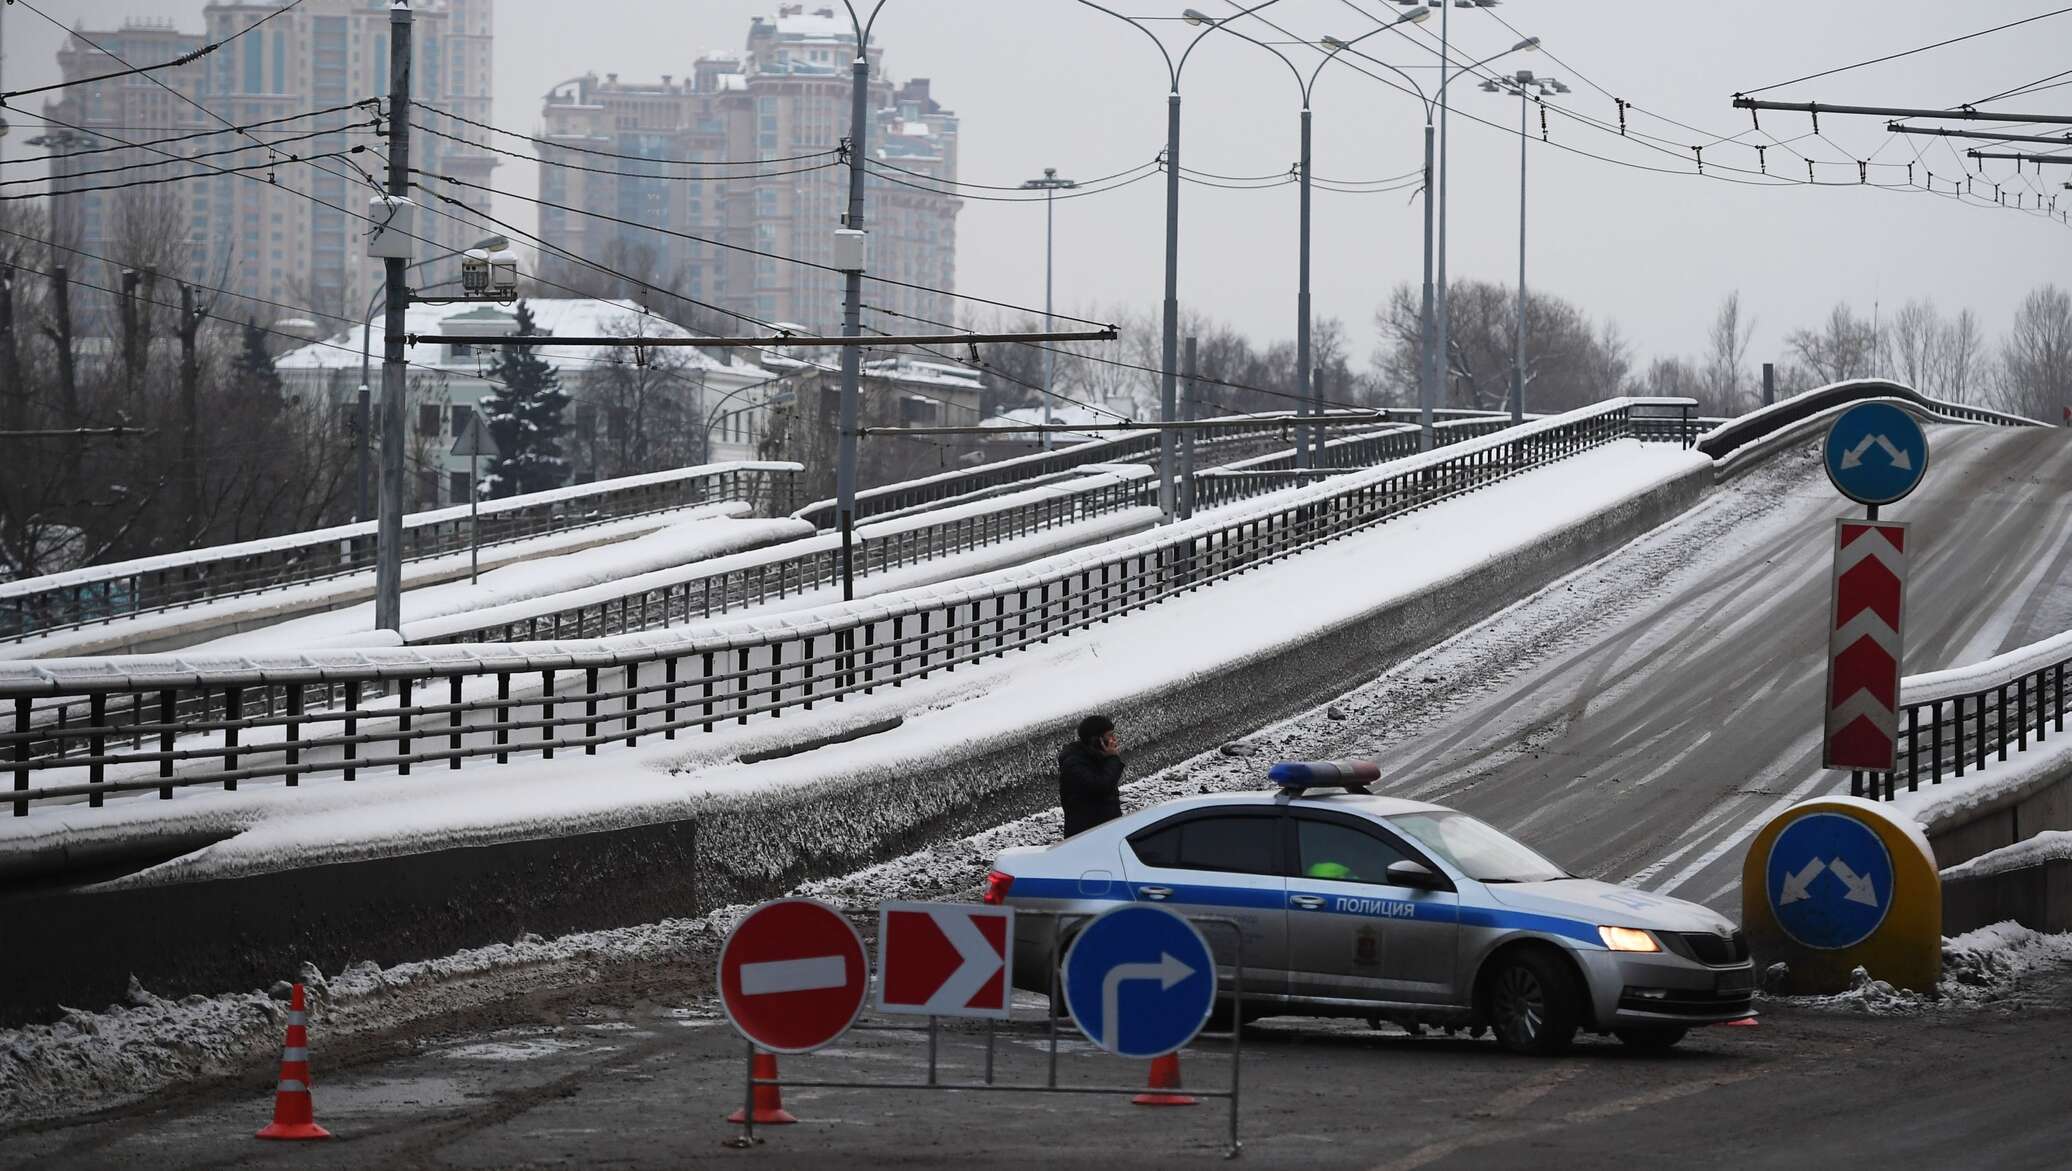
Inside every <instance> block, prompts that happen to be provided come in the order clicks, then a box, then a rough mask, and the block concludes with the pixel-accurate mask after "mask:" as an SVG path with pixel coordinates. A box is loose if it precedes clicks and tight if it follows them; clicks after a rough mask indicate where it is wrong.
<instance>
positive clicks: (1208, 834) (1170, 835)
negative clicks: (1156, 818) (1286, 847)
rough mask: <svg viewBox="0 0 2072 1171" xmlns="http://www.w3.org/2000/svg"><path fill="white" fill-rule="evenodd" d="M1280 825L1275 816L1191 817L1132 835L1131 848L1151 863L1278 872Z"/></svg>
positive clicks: (1138, 856) (1263, 872)
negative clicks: (1276, 835) (1275, 839)
mask: <svg viewBox="0 0 2072 1171" xmlns="http://www.w3.org/2000/svg"><path fill="white" fill-rule="evenodd" d="M1278 824H1279V823H1278V821H1277V819H1275V818H1271V817H1194V818H1187V819H1185V820H1181V821H1176V822H1170V823H1168V824H1166V825H1163V826H1160V827H1157V828H1155V829H1152V830H1150V831H1149V832H1147V833H1142V834H1139V835H1137V836H1136V837H1134V838H1131V839H1130V849H1131V850H1132V851H1133V852H1135V854H1136V855H1137V858H1138V860H1139V861H1141V862H1143V863H1144V864H1145V865H1147V866H1162V867H1166V868H1169V869H1179V870H1222V871H1226V872H1229V871H1234V872H1237V873H1240V874H1274V873H1277V871H1276V869H1275V867H1276V865H1277V863H1276V860H1275V857H1274V855H1275V851H1274V845H1273V837H1274V832H1275V826H1276V825H1278Z"/></svg>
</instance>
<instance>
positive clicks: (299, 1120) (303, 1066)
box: [259, 984, 331, 1138]
mask: <svg viewBox="0 0 2072 1171" xmlns="http://www.w3.org/2000/svg"><path fill="white" fill-rule="evenodd" d="M259 1137H260V1138H330V1137H331V1132H330V1131H328V1130H325V1129H324V1128H323V1127H321V1126H318V1125H317V1124H316V1117H315V1113H314V1111H313V1110H312V1109H311V1107H310V1102H309V1017H308V1014H307V1012H306V1011H305V1009H304V1006H303V1002H302V985H300V984H297V985H295V991H294V993H293V994H292V995H291V996H290V998H289V1000H288V1035H287V1037H285V1038H284V1039H283V1040H282V1041H281V1081H280V1086H279V1087H278V1088H277V1089H275V1091H274V1094H273V1123H272V1124H271V1125H269V1126H268V1127H267V1128H266V1129H265V1130H262V1131H260V1132H259Z"/></svg>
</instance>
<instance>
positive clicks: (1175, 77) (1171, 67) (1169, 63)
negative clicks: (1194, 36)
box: [1077, 0, 1180, 90]
mask: <svg viewBox="0 0 2072 1171" xmlns="http://www.w3.org/2000/svg"><path fill="white" fill-rule="evenodd" d="M1077 2H1078V3H1079V4H1081V5H1083V6H1084V7H1087V8H1091V9H1093V10H1094V11H1095V12H1101V13H1106V14H1107V15H1109V16H1112V17H1114V18H1115V19H1117V20H1119V21H1122V22H1123V23H1124V24H1127V25H1129V26H1130V27H1131V28H1133V29H1136V30H1137V31H1138V32H1140V33H1143V34H1144V35H1145V36H1146V37H1149V38H1150V39H1151V44H1152V46H1153V47H1154V48H1156V49H1157V50H1158V55H1159V56H1160V57H1163V58H1164V59H1165V67H1166V78H1167V80H1168V81H1169V82H1170V83H1171V85H1172V88H1173V89H1175V90H1177V89H1179V88H1180V69H1179V66H1177V65H1175V64H1174V63H1173V55H1172V54H1171V53H1169V52H1167V51H1166V47H1165V42H1164V41H1161V40H1159V39H1158V34H1157V33H1154V32H1152V31H1151V30H1150V29H1148V28H1145V27H1144V25H1143V23H1142V22H1140V21H1138V20H1136V19H1134V18H1132V17H1128V16H1124V15H1123V14H1122V13H1120V12H1117V11H1115V10H1114V9H1113V8H1106V7H1103V6H1101V5H1099V4H1096V3H1094V0H1077Z"/></svg>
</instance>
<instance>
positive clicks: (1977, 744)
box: [1849, 657, 2072, 801]
mask: <svg viewBox="0 0 2072 1171" xmlns="http://www.w3.org/2000/svg"><path fill="white" fill-rule="evenodd" d="M2068 667H2072V657H2067V658H2064V659H2060V660H2058V661H2057V662H2054V663H2047V664H2045V665H2043V666H2040V667H2037V668H2035V669H2033V670H2029V671H2022V672H2019V673H2017V674H2015V675H2013V676H2011V677H2008V678H2005V679H2001V680H1999V681H1998V682H1992V683H1987V684H1985V685H1983V686H1980V687H1977V688H1972V689H1970V690H1965V691H1959V692H1956V693H1954V694H1948V695H1938V696H1935V697H1933V698H1929V699H1922V700H1916V701H1914V702H1911V703H1909V702H1907V701H1906V697H1905V694H1904V693H1902V694H1901V697H1900V714H1901V716H1902V721H1901V723H1902V727H1901V728H1900V732H1899V744H1898V752H1897V760H1898V762H1899V764H1900V766H1901V767H1899V768H1895V769H1893V770H1892V771H1891V772H1866V771H1863V770H1855V771H1852V772H1851V773H1850V774H1849V793H1850V795H1851V796H1855V797H1862V796H1870V797H1874V798H1882V799H1883V800H1886V801H1890V800H1893V799H1894V797H1895V795H1896V794H1897V792H1898V779H1899V777H1900V775H1901V774H1902V773H1903V774H1904V775H1905V777H1906V791H1907V792H1909V793H1914V792H1918V791H1920V788H1921V778H1922V776H1923V775H1924V774H1925V775H1926V776H1927V778H1928V783H1929V784H1931V785H1940V784H1942V782H1943V774H1944V772H1945V770H1948V771H1949V772H1950V775H1951V776H1952V778H1956V777H1962V776H1963V775H1964V769H1965V767H1966V761H1967V760H1968V761H1970V767H1971V768H1973V769H1975V770H1982V769H1984V768H1985V767H1986V758H1987V757H1988V756H1993V757H1995V758H1996V759H1998V760H2002V761H2005V760H2006V759H2007V754H2008V750H2009V745H2013V747H2014V751H2016V752H2021V751H2025V750H2027V749H2028V747H2029V737H2030V735H2031V733H2032V732H2033V734H2034V735H2035V738H2036V742H2037V743H2039V744H2041V743H2043V742H2044V741H2045V740H2046V739H2047V738H2048V735H2049V733H2050V732H2053V731H2056V732H2063V731H2064V730H2065V713H2066V711H2067V710H2072V695H2068V693H2067V692H2066V690H2065V674H2066V669H2067V668H2068ZM1924 756H1925V760H1924Z"/></svg>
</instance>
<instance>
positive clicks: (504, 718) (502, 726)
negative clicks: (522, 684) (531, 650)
mask: <svg viewBox="0 0 2072 1171" xmlns="http://www.w3.org/2000/svg"><path fill="white" fill-rule="evenodd" d="M510 744H511V673H510V672H509V671H498V672H497V673H496V762H497V763H498V764H509V763H511V754H510V752H509V751H508V749H509V747H510Z"/></svg>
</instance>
